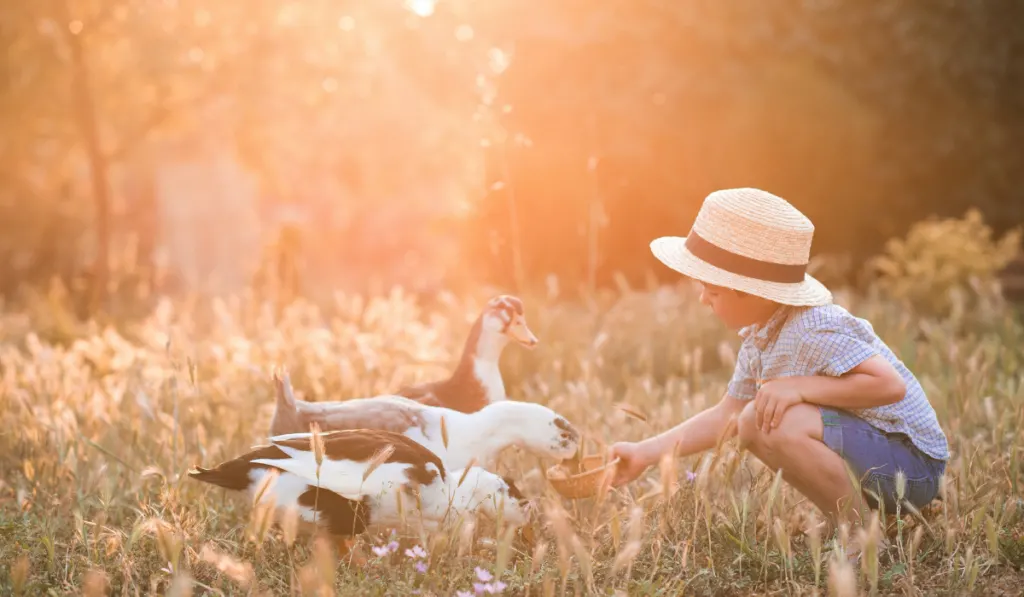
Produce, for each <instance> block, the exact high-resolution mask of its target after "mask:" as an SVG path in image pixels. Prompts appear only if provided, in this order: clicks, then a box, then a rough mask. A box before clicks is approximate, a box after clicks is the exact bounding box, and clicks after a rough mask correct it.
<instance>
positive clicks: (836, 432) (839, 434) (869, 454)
mask: <svg viewBox="0 0 1024 597" xmlns="http://www.w3.org/2000/svg"><path fill="white" fill-rule="evenodd" d="M818 409H819V410H820V411H821V422H822V423H823V424H824V426H825V431H824V434H823V435H824V437H823V439H824V441H825V445H827V446H828V447H829V448H832V450H833V451H835V452H836V453H837V454H839V455H840V456H842V457H843V459H844V460H845V461H846V463H847V464H848V465H849V466H850V469H852V470H853V473H854V475H856V477H857V479H858V480H859V481H860V484H861V490H862V491H863V493H864V499H865V501H866V502H867V505H868V506H869V507H870V508H871V509H872V510H877V509H878V500H876V499H875V497H874V496H875V495H877V496H879V497H880V498H881V499H882V501H883V503H884V505H885V509H884V512H885V514H895V513H896V499H897V493H896V471H898V470H902V471H903V474H904V475H905V476H906V488H905V489H904V491H903V500H904V501H906V502H910V503H911V504H912V505H913V506H914V507H915V508H918V509H920V508H923V507H925V506H927V505H928V504H929V503H931V501H932V500H934V499H935V498H936V497H938V495H939V484H940V483H941V482H942V476H943V474H944V473H945V471H946V462H945V461H944V460H937V459H935V458H932V457H931V456H929V455H927V454H925V453H924V452H922V451H921V450H920V449H919V448H918V447H917V446H915V445H914V444H913V443H912V442H911V441H910V438H909V437H908V436H907V435H905V434H903V433H888V432H885V431H882V430H881V429H879V428H877V427H875V426H873V425H871V424H870V423H868V422H867V421H865V420H864V419H861V418H860V417H858V416H856V415H854V414H852V413H850V412H848V411H845V410H840V409H833V408H826V407H822V406H819V407H818ZM872 494H874V495H872Z"/></svg>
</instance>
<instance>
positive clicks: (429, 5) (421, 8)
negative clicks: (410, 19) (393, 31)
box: [405, 0, 437, 18]
mask: <svg viewBox="0 0 1024 597" xmlns="http://www.w3.org/2000/svg"><path fill="white" fill-rule="evenodd" d="M435 4H437V0H405V7H406V8H408V9H409V10H410V11H411V12H413V13H414V14H416V15H418V16H421V17H424V18H425V17H429V16H430V15H432V14H434V5H435Z"/></svg>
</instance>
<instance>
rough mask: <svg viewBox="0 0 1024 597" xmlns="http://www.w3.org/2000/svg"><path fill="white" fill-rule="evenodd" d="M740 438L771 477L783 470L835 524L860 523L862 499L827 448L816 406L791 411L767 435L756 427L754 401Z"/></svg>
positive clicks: (744, 418)
mask: <svg viewBox="0 0 1024 597" xmlns="http://www.w3.org/2000/svg"><path fill="white" fill-rule="evenodd" d="M736 433H737V435H738V437H739V442H740V447H741V448H742V449H744V450H747V451H749V452H750V453H752V454H753V455H754V456H756V457H757V458H758V460H760V461H761V462H763V463H764V464H765V466H767V467H768V468H770V469H771V470H772V471H773V472H774V471H778V470H779V469H782V478H783V479H784V480H785V481H786V482H787V483H789V484H791V485H792V486H793V487H795V488H796V490H797V491H799V492H800V493H801V494H803V495H804V496H805V497H806V498H807V499H809V500H811V501H812V502H814V504H815V505H816V506H817V507H818V508H819V509H820V510H821V511H822V512H824V513H825V514H826V516H828V517H829V522H830V523H831V524H833V525H838V524H839V523H841V522H843V521H846V522H848V523H851V524H856V523H857V522H859V521H860V512H861V511H863V510H864V509H865V504H864V500H863V497H862V496H861V495H860V493H859V492H856V491H854V487H853V484H852V483H851V482H850V478H849V476H848V475H847V472H846V463H845V462H844V461H843V459H842V457H841V456H839V454H836V453H835V452H834V451H833V450H832V449H831V448H829V447H828V446H826V445H825V444H824V443H823V440H822V434H823V433H824V425H823V424H822V421H821V413H820V411H819V410H818V408H817V407H816V406H813V405H810V404H797V405H794V406H791V407H790V408H788V409H787V410H786V414H785V415H784V416H783V418H782V422H781V423H780V425H779V426H778V427H776V428H774V429H772V430H770V432H768V433H766V432H764V431H763V430H762V429H760V428H759V427H758V425H757V411H756V404H755V403H754V401H751V402H750V404H748V405H746V406H745V407H744V408H743V411H742V412H741V413H740V416H739V419H738V420H737V430H736Z"/></svg>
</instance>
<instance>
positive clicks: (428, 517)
mask: <svg viewBox="0 0 1024 597" xmlns="http://www.w3.org/2000/svg"><path fill="white" fill-rule="evenodd" d="M306 435H307V437H306V438H302V439H298V438H295V439H276V438H275V439H273V440H272V441H271V443H270V445H265V446H256V447H254V448H252V449H251V450H250V451H248V452H246V453H245V454H243V455H241V456H239V457H237V458H234V459H232V460H228V461H226V462H223V463H221V464H219V465H217V466H216V467H214V468H212V469H205V468H202V467H196V468H195V469H193V470H191V471H189V476H190V477H192V478H194V479H196V480H198V481H202V482H204V483H210V484H212V485H217V486H219V487H223V488H225V489H229V490H233V491H244V492H246V493H248V494H249V496H250V498H252V499H255V498H256V497H257V494H260V495H259V497H260V499H259V502H258V503H264V502H267V501H268V500H273V504H274V507H275V509H276V510H277V512H278V513H279V514H281V513H283V512H284V511H286V510H287V509H288V508H289V507H290V508H294V509H295V512H296V513H297V514H298V517H299V519H300V520H302V521H303V522H305V523H307V524H312V523H314V522H316V523H317V524H318V525H319V527H320V529H322V530H324V531H326V532H327V533H328V534H329V535H331V536H333V537H334V538H335V539H336V540H338V541H339V543H338V546H339V548H340V549H341V551H342V552H346V551H347V549H348V547H347V543H346V542H347V540H348V539H350V538H351V537H353V536H355V535H358V534H361V533H363V532H365V531H367V530H376V529H380V528H393V527H395V526H398V525H400V524H402V523H403V522H407V521H413V522H416V521H421V522H422V523H423V527H424V528H425V529H427V530H436V529H437V528H439V527H440V526H441V525H442V524H444V523H445V522H446V521H450V520H454V519H458V517H460V516H466V517H469V518H475V517H476V516H477V515H478V514H481V513H482V514H484V515H486V516H488V517H491V518H498V517H500V518H501V520H502V521H504V522H506V523H509V524H510V525H512V526H521V525H523V524H526V523H527V521H528V520H527V519H528V511H529V510H528V504H527V503H526V501H525V499H524V498H523V496H522V494H521V493H520V492H519V490H518V488H516V487H515V485H514V484H512V483H510V482H509V481H508V480H506V479H504V478H502V477H500V476H498V475H496V474H494V473H491V472H489V471H487V470H484V469H483V468H481V467H478V466H474V467H472V468H470V469H469V470H468V471H464V470H458V471H450V470H447V469H446V468H445V466H444V465H443V463H442V462H441V460H440V458H438V456H437V455H436V454H434V453H432V452H431V451H430V450H428V449H427V448H425V447H423V446H422V445H419V444H417V443H416V442H414V441H412V440H410V439H408V438H407V437H405V436H403V435H401V434H398V433H393V432H390V431H381V430H366V429H362V430H344V431H334V432H328V433H322V434H320V437H321V438H322V440H323V444H322V445H323V452H322V453H323V456H322V460H321V464H320V467H319V475H317V462H316V454H315V452H314V450H313V447H312V445H311V443H310V440H309V438H308V435H309V434H306ZM374 465H376V468H373V469H372V470H370V469H371V468H372V467H373V466H374ZM268 475H273V476H275V477H276V478H274V479H272V480H270V481H266V480H265V478H266V477H267V476H268ZM364 477H365V478H364ZM460 481H461V484H460ZM260 492H262V493H260ZM417 493H418V494H419V495H418V499H417V495H416V494H417ZM400 501H401V502H402V505H401V506H400V505H399V502H400ZM499 513H500V514H499Z"/></svg>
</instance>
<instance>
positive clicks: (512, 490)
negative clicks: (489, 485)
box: [502, 476, 525, 500]
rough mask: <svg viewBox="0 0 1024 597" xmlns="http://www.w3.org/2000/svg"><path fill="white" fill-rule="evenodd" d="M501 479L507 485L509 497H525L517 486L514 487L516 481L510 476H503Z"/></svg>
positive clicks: (520, 498) (518, 498)
mask: <svg viewBox="0 0 1024 597" xmlns="http://www.w3.org/2000/svg"><path fill="white" fill-rule="evenodd" d="M502 479H504V480H505V483H506V484H507V485H508V495H509V497H511V498H515V499H517V500H522V499H525V496H524V495H523V492H522V491H520V490H519V488H518V487H516V482H515V481H513V480H512V477H504V476H503V477H502Z"/></svg>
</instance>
